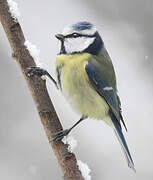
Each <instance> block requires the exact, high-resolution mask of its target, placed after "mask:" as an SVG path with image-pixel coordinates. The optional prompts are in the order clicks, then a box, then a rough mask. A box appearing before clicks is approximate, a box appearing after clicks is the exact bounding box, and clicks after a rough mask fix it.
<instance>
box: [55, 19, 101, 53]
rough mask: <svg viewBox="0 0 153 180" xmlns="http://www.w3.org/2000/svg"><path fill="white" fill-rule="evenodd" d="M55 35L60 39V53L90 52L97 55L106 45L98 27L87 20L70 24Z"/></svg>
mask: <svg viewBox="0 0 153 180" xmlns="http://www.w3.org/2000/svg"><path fill="white" fill-rule="evenodd" d="M55 36H56V38H57V39H58V40H60V46H61V47H60V54H74V53H82V52H88V53H91V54H93V55H97V54H98V53H99V52H100V50H101V49H102V48H103V46H104V45H103V41H102V39H101V37H100V35H99V33H98V31H97V29H96V27H95V26H94V25H93V24H91V23H89V22H86V21H83V22H78V23H76V24H73V25H71V26H68V27H66V28H64V30H63V32H62V34H57V35H55Z"/></svg>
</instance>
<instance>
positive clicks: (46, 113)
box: [0, 0, 84, 180]
mask: <svg viewBox="0 0 153 180" xmlns="http://www.w3.org/2000/svg"><path fill="white" fill-rule="evenodd" d="M0 21H1V23H2V25H3V28H4V30H5V32H6V35H7V38H8V40H9V43H10V45H11V48H12V51H13V57H14V58H15V59H16V61H17V62H18V64H19V66H20V68H21V70H22V73H23V75H24V78H25V79H26V82H27V84H28V87H29V89H30V92H31V94H32V97H33V99H34V102H35V105H36V107H37V110H38V113H39V116H40V119H41V122H42V124H43V127H44V130H45V132H46V135H47V137H48V139H49V140H50V139H51V138H52V137H53V133H55V132H57V131H60V130H62V126H61V123H60V121H59V119H58V117H57V114H56V112H55V109H54V107H53V104H52V102H51V100H50V97H49V95H48V92H47V89H46V83H45V81H43V80H42V79H41V78H39V77H36V76H34V77H32V78H31V77H30V78H29V77H28V76H27V75H26V69H27V68H28V67H31V66H36V64H35V62H34V60H33V58H32V57H31V55H30V53H29V51H28V50H27V48H26V47H25V46H24V42H25V38H24V35H23V32H22V29H21V26H20V24H19V22H18V21H17V20H16V19H14V18H13V17H12V16H11V13H10V12H9V7H8V4H7V1H6V0H0ZM50 144H51V146H52V148H53V150H54V153H55V155H56V157H57V159H58V162H59V165H60V167H61V169H62V171H63V174H64V179H66V180H84V179H83V177H82V175H81V172H80V171H79V169H78V166H77V161H76V157H75V155H74V154H73V153H70V152H68V150H67V146H66V145H65V144H63V143H62V142H61V141H60V142H51V143H50Z"/></svg>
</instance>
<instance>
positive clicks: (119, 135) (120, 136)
mask: <svg viewBox="0 0 153 180" xmlns="http://www.w3.org/2000/svg"><path fill="white" fill-rule="evenodd" d="M113 124H114V126H115V128H114V131H115V134H116V136H117V138H118V141H119V142H120V144H121V147H122V150H123V152H124V155H125V157H126V160H127V163H128V166H129V167H130V168H131V169H133V171H134V172H136V170H135V167H134V162H133V160H132V157H131V154H130V151H129V148H128V146H127V143H126V140H125V138H124V135H123V133H122V129H121V126H120V124H119V122H118V121H117V120H116V119H115V121H113Z"/></svg>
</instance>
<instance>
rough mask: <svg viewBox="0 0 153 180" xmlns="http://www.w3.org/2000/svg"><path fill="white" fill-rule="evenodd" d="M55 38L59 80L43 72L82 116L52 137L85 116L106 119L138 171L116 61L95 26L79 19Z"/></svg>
mask: <svg viewBox="0 0 153 180" xmlns="http://www.w3.org/2000/svg"><path fill="white" fill-rule="evenodd" d="M56 38H57V39H58V40H59V42H60V53H59V54H58V55H57V58H56V74H57V83H56V81H55V80H53V78H52V77H51V76H50V75H49V74H48V73H46V71H45V70H44V71H42V72H41V73H40V74H41V75H44V74H46V75H48V76H50V78H51V79H52V80H53V82H54V83H55V84H56V86H58V87H59V89H60V90H61V92H62V93H63V94H64V96H65V97H66V99H67V100H68V101H69V102H70V103H71V105H72V106H73V107H74V108H75V109H76V110H77V111H78V112H79V113H80V114H81V115H82V116H81V118H80V120H79V121H78V122H77V123H76V124H74V125H73V126H72V127H71V128H69V129H66V130H63V131H60V132H57V133H56V135H55V138H54V139H53V140H54V141H58V140H61V139H62V138H63V137H64V136H66V135H67V134H68V133H69V132H70V131H71V130H72V129H73V128H74V127H75V126H76V125H77V124H79V123H80V122H81V121H82V120H84V119H86V118H92V119H97V120H103V121H104V122H106V124H108V125H109V126H110V127H112V128H113V129H114V132H115V134H116V136H117V138H118V140H119V142H120V144H121V147H122V149H123V152H124V154H125V157H126V160H127V163H128V166H129V167H130V168H132V169H133V170H134V171H135V168H134V163H133V160H132V157H131V155H130V152H129V149H128V146H127V143H126V140H125V138H124V135H123V133H122V128H121V122H122V124H123V126H124V128H125V129H126V130H127V128H126V125H125V123H124V120H123V117H122V113H121V103H120V99H119V96H118V94H117V87H116V77H115V72H114V68H113V64H112V61H111V58H110V56H109V54H108V52H107V50H106V48H105V45H104V42H103V40H102V38H101V36H100V35H99V33H98V31H97V29H96V27H95V26H94V25H93V24H91V23H89V22H78V23H76V24H73V25H71V26H68V27H66V28H65V29H64V30H63V33H62V34H57V35H56ZM37 70H38V71H39V69H37ZM38 71H37V72H38ZM39 72H40V71H39ZM36 74H39V73H36Z"/></svg>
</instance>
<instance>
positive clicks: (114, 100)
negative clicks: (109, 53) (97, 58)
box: [85, 61, 127, 130]
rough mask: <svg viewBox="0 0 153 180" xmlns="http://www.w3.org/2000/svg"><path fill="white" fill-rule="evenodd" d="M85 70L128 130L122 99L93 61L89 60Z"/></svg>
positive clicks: (98, 91)
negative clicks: (121, 105) (122, 110)
mask: <svg viewBox="0 0 153 180" xmlns="http://www.w3.org/2000/svg"><path fill="white" fill-rule="evenodd" d="M85 70H86V72H87V74H88V77H89V80H90V82H91V84H92V86H93V87H94V88H95V90H96V91H97V93H98V94H99V95H100V96H102V97H103V98H104V99H105V101H106V102H107V104H108V105H109V107H110V110H111V111H112V112H113V114H114V115H115V117H116V119H117V120H118V122H119V123H120V120H121V121H122V123H123V125H124V127H125V129H126V130H127V128H126V125H125V123H124V121H123V118H122V115H121V108H120V101H119V97H118V95H117V93H116V91H115V90H114V89H113V88H112V87H111V85H110V84H109V83H108V82H106V81H104V80H103V79H102V77H101V75H100V74H99V73H98V72H97V71H96V69H95V67H94V65H93V63H92V62H91V61H89V62H88V64H87V65H86V67H85Z"/></svg>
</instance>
